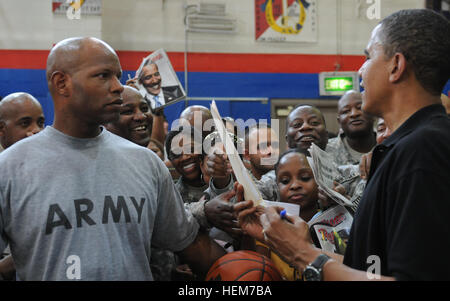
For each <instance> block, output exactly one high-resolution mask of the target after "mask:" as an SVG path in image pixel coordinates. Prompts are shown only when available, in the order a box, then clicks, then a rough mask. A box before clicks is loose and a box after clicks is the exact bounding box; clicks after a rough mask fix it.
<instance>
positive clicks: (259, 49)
mask: <svg viewBox="0 0 450 301" xmlns="http://www.w3.org/2000/svg"><path fill="white" fill-rule="evenodd" d="M87 1H89V0H87ZM199 2H200V0H198V1H195V0H185V1H183V0H127V1H123V0H103V1H102V15H101V16H89V15H81V18H80V19H79V20H76V19H74V20H69V19H68V18H67V16H65V15H56V14H53V13H52V1H51V0H2V1H0V96H5V95H7V94H9V93H12V92H17V91H25V92H29V93H31V94H33V95H34V96H36V97H37V98H38V100H39V101H40V102H41V103H42V105H43V108H44V111H45V112H44V113H45V115H46V119H47V121H46V123H47V124H51V123H52V121H53V105H52V102H51V98H50V95H49V93H48V89H47V83H46V80H45V64H46V57H47V55H48V52H49V49H50V48H51V47H52V45H54V44H55V43H56V42H58V41H60V40H62V39H64V38H67V37H72V36H94V37H97V38H101V39H103V40H104V41H106V42H107V43H109V44H110V45H111V46H112V47H113V48H115V49H116V50H117V53H118V55H119V58H120V61H121V65H122V69H123V70H124V76H123V78H122V82H123V83H124V82H125V81H126V79H127V78H128V75H130V76H134V72H135V70H136V69H137V68H138V66H139V64H140V63H141V60H142V58H143V57H144V56H147V55H148V54H149V53H150V52H152V51H154V50H156V49H159V48H164V49H165V50H166V51H167V52H168V55H169V58H170V59H171V61H172V64H173V66H174V69H175V70H176V72H177V75H178V77H179V79H180V81H181V83H182V84H183V85H184V84H185V72H184V71H185V70H186V69H187V71H188V72H187V82H188V85H187V91H188V96H189V97H194V98H195V97H211V98H213V97H223V98H253V97H256V98H260V97H261V98H267V99H268V101H262V102H259V101H255V102H245V101H220V102H218V106H219V110H220V111H221V114H222V115H227V116H232V117H234V118H242V119H248V118H254V119H260V118H262V119H270V103H271V101H272V99H278V98H283V99H305V98H306V99H326V98H323V97H320V96H319V83H318V73H319V72H322V71H334V70H335V69H336V66H337V64H339V66H340V67H339V71H357V70H358V69H359V67H360V66H361V64H362V63H363V61H364V56H363V50H364V48H365V46H366V44H367V41H368V39H369V36H370V32H371V31H372V29H373V28H374V27H375V25H376V24H377V22H378V21H379V20H376V19H375V20H369V19H368V18H367V16H366V10H367V8H368V6H369V4H368V3H367V1H366V0H317V28H318V34H317V42H309V43H307V42H302V43H300V42H296V43H292V42H291V43H270V42H256V41H255V31H254V30H255V29H254V28H255V17H254V5H255V2H254V0H227V1H224V0H222V1H219V0H214V1H205V0H203V2H207V3H208V2H210V3H226V8H227V13H228V15H230V16H231V17H234V18H236V19H237V33H235V34H210V33H188V34H186V33H185V25H184V14H185V10H184V7H185V6H186V5H192V4H198V3H199ZM380 7H381V18H383V17H385V16H387V15H389V14H390V13H392V12H394V11H396V10H399V9H402V8H422V7H424V1H423V0H381V5H380ZM185 52H186V54H187V66H185V64H184V59H185ZM448 86H449V85H447V88H446V90H448ZM334 99H335V98H334ZM273 101H276V100H273ZM189 103H190V104H203V105H208V103H206V102H202V101H190V102H189ZM184 106H185V102H184V101H182V102H179V103H177V104H174V105H172V106H169V107H167V108H166V109H165V112H166V115H167V117H168V119H169V121H172V120H174V119H175V118H176V116H178V115H179V113H180V112H181V111H182V110H183V109H184Z"/></svg>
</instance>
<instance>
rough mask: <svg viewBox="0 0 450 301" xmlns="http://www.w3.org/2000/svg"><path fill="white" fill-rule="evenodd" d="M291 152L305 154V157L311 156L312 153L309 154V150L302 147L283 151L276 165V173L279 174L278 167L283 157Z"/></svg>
mask: <svg viewBox="0 0 450 301" xmlns="http://www.w3.org/2000/svg"><path fill="white" fill-rule="evenodd" d="M290 153H299V154H302V155H305V157H311V155H310V154H309V152H308V151H307V150H304V149H301V148H297V149H295V148H294V149H289V150H287V151H285V152H284V153H282V154H281V155H280V157H279V158H278V162H277V163H276V164H275V167H274V169H275V175H277V174H278V167H279V166H280V162H281V159H283V158H284V157H285V156H286V155H289V154H290Z"/></svg>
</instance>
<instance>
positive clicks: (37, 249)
mask: <svg viewBox="0 0 450 301" xmlns="http://www.w3.org/2000/svg"><path fill="white" fill-rule="evenodd" d="M121 73H122V70H121V67H120V63H119V60H118V57H117V55H116V54H115V52H114V50H113V49H112V48H111V47H110V46H109V45H107V44H106V43H104V42H103V41H101V40H98V39H94V38H70V39H66V40H64V41H61V42H59V43H58V44H57V45H56V46H55V47H54V48H53V49H52V50H51V52H50V54H49V57H48V60H47V81H48V86H49V90H50V93H51V95H52V98H53V101H54V110H55V118H54V123H53V126H51V127H47V128H46V129H45V130H44V131H42V132H41V133H40V134H38V135H35V136H33V137H31V138H29V139H25V140H23V141H20V142H18V143H16V144H15V145H13V146H12V147H10V148H9V149H7V150H6V151H4V152H2V153H1V155H0V249H2V248H3V247H4V245H5V244H6V243H9V244H10V246H11V253H12V256H13V258H14V261H15V264H16V270H17V274H18V276H19V278H20V279H22V280H152V273H151V269H150V265H149V262H150V257H151V248H150V247H151V245H152V244H153V245H155V246H158V247H161V248H166V249H171V250H173V251H174V252H179V254H180V256H181V257H182V258H183V259H184V260H185V261H186V262H188V263H189V264H190V266H191V267H192V268H193V269H194V270H197V273H199V274H202V275H205V274H206V272H207V271H208V269H209V267H210V266H211V265H212V263H213V262H214V261H215V260H216V259H217V258H219V257H220V256H223V255H224V254H225V251H224V250H223V249H222V248H221V247H220V246H219V245H217V244H215V243H214V242H213V241H211V240H210V239H209V238H208V236H207V235H205V234H203V233H201V232H199V231H198V229H199V226H198V224H197V222H196V221H195V219H194V218H193V217H192V215H190V214H189V213H187V212H186V211H185V210H184V207H183V202H182V200H181V197H180V195H179V193H178V192H177V191H176V189H175V187H174V184H173V182H172V179H171V177H170V174H169V172H168V170H167V168H165V166H164V165H163V163H162V162H161V160H159V158H157V156H156V155H155V154H154V153H152V152H151V151H150V150H149V149H146V148H143V147H140V146H137V145H135V144H134V143H131V142H129V141H127V140H125V139H123V138H120V137H118V136H115V135H113V134H111V133H110V132H108V131H107V130H106V129H105V128H103V127H101V126H100V125H101V124H105V123H107V122H109V121H111V120H115V119H117V118H119V109H120V106H121V104H122V100H121V93H122V91H123V86H122V85H121V83H120V81H119V78H120V77H121ZM149 171H150V172H149Z"/></svg>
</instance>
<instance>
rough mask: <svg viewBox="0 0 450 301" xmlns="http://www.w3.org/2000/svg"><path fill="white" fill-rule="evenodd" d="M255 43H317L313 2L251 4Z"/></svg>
mask: <svg viewBox="0 0 450 301" xmlns="http://www.w3.org/2000/svg"><path fill="white" fill-rule="evenodd" d="M255 39H256V41H259V42H317V5H316V0H255Z"/></svg>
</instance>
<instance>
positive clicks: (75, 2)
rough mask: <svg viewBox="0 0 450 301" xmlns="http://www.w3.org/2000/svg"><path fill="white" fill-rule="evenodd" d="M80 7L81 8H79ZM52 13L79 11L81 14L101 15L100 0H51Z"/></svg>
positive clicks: (65, 13)
mask: <svg viewBox="0 0 450 301" xmlns="http://www.w3.org/2000/svg"><path fill="white" fill-rule="evenodd" d="M80 9H81V10H80ZM52 11H53V13H54V14H64V15H67V14H68V13H71V12H73V13H75V12H80V13H81V14H82V15H101V14H102V0H52Z"/></svg>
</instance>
